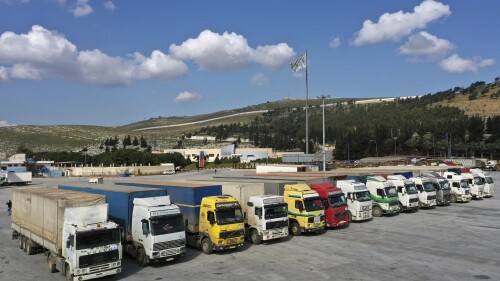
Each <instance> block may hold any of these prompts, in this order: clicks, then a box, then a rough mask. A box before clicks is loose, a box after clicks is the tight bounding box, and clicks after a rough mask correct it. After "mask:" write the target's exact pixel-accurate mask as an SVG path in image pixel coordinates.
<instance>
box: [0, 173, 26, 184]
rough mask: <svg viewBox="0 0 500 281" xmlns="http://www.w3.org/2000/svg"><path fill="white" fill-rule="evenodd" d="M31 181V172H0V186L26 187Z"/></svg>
mask: <svg viewBox="0 0 500 281" xmlns="http://www.w3.org/2000/svg"><path fill="white" fill-rule="evenodd" d="M31 180H32V174H31V172H15V171H0V185H26V184H30V183H31Z"/></svg>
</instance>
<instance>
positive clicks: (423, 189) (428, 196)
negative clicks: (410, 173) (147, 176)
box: [410, 177, 436, 208]
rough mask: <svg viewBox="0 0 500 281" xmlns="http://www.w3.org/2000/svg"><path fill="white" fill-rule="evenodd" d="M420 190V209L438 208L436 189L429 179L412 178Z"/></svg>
mask: <svg viewBox="0 0 500 281" xmlns="http://www.w3.org/2000/svg"><path fill="white" fill-rule="evenodd" d="M410 180H411V181H413V182H414V183H415V186H416V187H417V190H418V201H419V207H421V208H430V207H435V206H436V188H434V185H433V184H432V181H431V180H430V179H429V178H427V177H414V178H410Z"/></svg>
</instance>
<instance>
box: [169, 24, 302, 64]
mask: <svg viewBox="0 0 500 281" xmlns="http://www.w3.org/2000/svg"><path fill="white" fill-rule="evenodd" d="M170 53H171V54H172V56H174V57H175V58H178V59H181V60H188V59H189V60H194V61H195V63H196V64H197V65H198V67H199V68H200V69H206V70H215V71H229V70H233V69H239V68H242V67H244V66H247V65H248V64H250V63H259V64H262V65H264V66H267V67H270V68H280V67H283V66H284V65H285V64H287V63H288V61H289V60H290V59H291V58H292V57H293V56H294V55H295V52H294V51H293V49H292V48H291V47H290V46H288V45H287V44H286V43H280V44H277V45H267V46H258V47H257V48H256V49H253V48H251V47H250V46H249V45H248V42H247V39H246V38H245V37H243V36H242V35H239V34H236V33H234V32H232V33H228V32H224V33H223V34H222V35H221V34H218V33H215V32H212V31H210V30H204V31H202V32H201V33H200V34H199V35H198V37H197V38H190V39H188V40H186V41H184V42H183V43H182V44H181V45H175V44H172V45H170Z"/></svg>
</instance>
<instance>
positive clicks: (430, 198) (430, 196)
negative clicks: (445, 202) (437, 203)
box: [427, 195, 436, 200]
mask: <svg viewBox="0 0 500 281" xmlns="http://www.w3.org/2000/svg"><path fill="white" fill-rule="evenodd" d="M434 199H436V195H429V196H427V200H434Z"/></svg>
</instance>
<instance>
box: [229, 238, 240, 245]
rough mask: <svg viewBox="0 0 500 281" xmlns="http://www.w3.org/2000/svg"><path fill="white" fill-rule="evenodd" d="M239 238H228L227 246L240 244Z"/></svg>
mask: <svg viewBox="0 0 500 281" xmlns="http://www.w3.org/2000/svg"><path fill="white" fill-rule="evenodd" d="M238 243H239V241H238V238H228V239H227V244H238Z"/></svg>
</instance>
